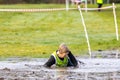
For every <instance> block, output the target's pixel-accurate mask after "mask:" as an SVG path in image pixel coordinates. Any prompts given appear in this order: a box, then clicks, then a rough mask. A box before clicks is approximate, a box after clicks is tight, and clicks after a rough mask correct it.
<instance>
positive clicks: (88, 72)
mask: <svg viewBox="0 0 120 80" xmlns="http://www.w3.org/2000/svg"><path fill="white" fill-rule="evenodd" d="M77 59H78V60H79V61H82V62H84V63H85V64H79V67H78V68H73V67H69V68H55V67H53V68H51V69H48V68H45V67H43V66H42V65H43V64H44V63H45V62H46V61H47V59H44V58H34V59H26V58H9V59H7V60H5V61H0V80H120V59H83V58H77Z"/></svg>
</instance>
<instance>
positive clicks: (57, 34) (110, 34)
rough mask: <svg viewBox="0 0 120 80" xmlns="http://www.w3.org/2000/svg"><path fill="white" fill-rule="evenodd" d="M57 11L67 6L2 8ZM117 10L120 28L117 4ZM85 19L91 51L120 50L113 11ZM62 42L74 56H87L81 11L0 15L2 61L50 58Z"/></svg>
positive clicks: (94, 14)
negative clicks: (19, 58) (12, 58)
mask: <svg viewBox="0 0 120 80" xmlns="http://www.w3.org/2000/svg"><path fill="white" fill-rule="evenodd" d="M88 6H89V7H96V6H97V5H88ZM104 6H107V5H104ZM54 7H64V5H55V4H47V5H45V4H39V5H35V4H33V5H31V4H28V5H25V4H24V5H21V4H18V5H0V8H54ZM71 7H73V6H71ZM117 7H118V8H117V10H116V13H117V19H118V26H119V25H120V19H119V18H120V15H119V14H120V5H119V4H117ZM83 16H84V18H85V23H86V26H87V30H88V35H89V39H90V45H91V49H92V51H96V50H99V49H101V50H111V49H120V48H119V47H120V45H119V44H120V41H116V35H115V27H114V20H113V13H112V9H109V10H104V11H102V12H97V11H88V12H87V13H85V12H84V11H83ZM119 30H120V29H119ZM62 42H64V43H66V44H67V45H68V46H69V48H70V49H71V51H72V52H73V53H74V54H75V55H83V54H88V50H87V43H86V38H85V33H84V28H83V25H82V22H81V17H80V14H79V11H77V10H73V11H68V12H66V11H55V12H35V13H33V12H31V13H29V12H23V13H22V12H0V56H1V57H48V56H50V54H51V53H52V52H53V51H54V50H56V49H57V48H58V45H59V44H60V43H62Z"/></svg>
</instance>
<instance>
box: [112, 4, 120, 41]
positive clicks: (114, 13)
mask: <svg viewBox="0 0 120 80" xmlns="http://www.w3.org/2000/svg"><path fill="white" fill-rule="evenodd" d="M113 15H114V22H115V29H116V38H117V40H119V35H118V34H119V33H118V25H117V19H116V12H115V4H114V3H113Z"/></svg>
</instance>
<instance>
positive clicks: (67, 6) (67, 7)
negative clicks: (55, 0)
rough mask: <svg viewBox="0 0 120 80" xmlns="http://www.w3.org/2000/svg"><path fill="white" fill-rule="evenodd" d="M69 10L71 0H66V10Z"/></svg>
mask: <svg viewBox="0 0 120 80" xmlns="http://www.w3.org/2000/svg"><path fill="white" fill-rule="evenodd" d="M68 10H69V0H66V11H68Z"/></svg>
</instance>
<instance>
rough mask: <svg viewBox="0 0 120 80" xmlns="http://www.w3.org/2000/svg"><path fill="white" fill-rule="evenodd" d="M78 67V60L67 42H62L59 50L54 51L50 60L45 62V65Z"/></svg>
mask: <svg viewBox="0 0 120 80" xmlns="http://www.w3.org/2000/svg"><path fill="white" fill-rule="evenodd" d="M53 64H55V65H56V66H57V67H70V66H73V67H77V65H78V62H77V60H76V59H75V57H74V56H73V55H72V53H71V51H70V50H69V49H68V47H67V46H66V45H65V44H60V46H59V48H58V50H57V51H55V52H53V53H52V55H51V57H50V58H49V60H48V61H47V62H46V63H45V64H44V66H45V67H51V66H52V65H53Z"/></svg>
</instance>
